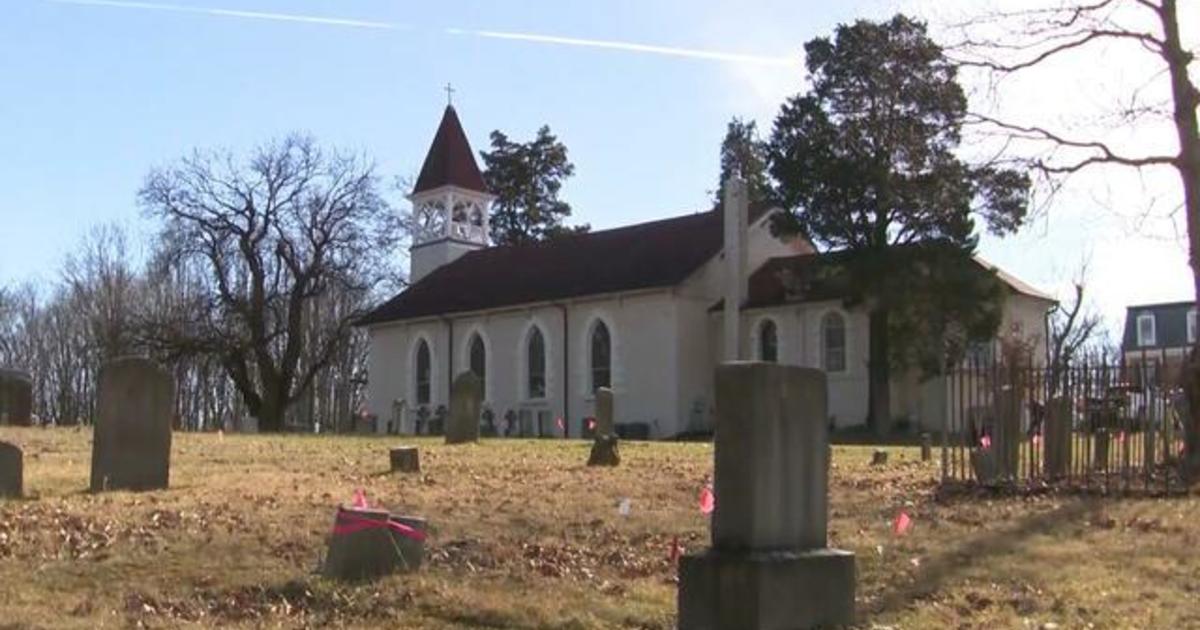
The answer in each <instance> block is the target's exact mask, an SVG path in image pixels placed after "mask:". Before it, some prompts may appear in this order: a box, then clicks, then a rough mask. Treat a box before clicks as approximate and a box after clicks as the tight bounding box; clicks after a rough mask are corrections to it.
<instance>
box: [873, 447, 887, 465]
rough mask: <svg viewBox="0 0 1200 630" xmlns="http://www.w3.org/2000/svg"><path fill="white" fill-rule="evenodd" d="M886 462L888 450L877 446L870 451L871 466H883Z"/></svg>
mask: <svg viewBox="0 0 1200 630" xmlns="http://www.w3.org/2000/svg"><path fill="white" fill-rule="evenodd" d="M886 463H888V452H887V451H885V450H883V449H881V448H877V449H875V451H874V452H872V453H871V465H872V466H883V465H884V464H886Z"/></svg>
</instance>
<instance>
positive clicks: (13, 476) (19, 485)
mask: <svg viewBox="0 0 1200 630" xmlns="http://www.w3.org/2000/svg"><path fill="white" fill-rule="evenodd" d="M24 474H25V473H24V464H23V461H22V453H21V449H20V448H17V446H16V445H15V444H9V443H8V442H0V498H4V497H14V498H17V497H20V496H21V494H22V492H23V490H24V483H25V482H24V479H25V478H24Z"/></svg>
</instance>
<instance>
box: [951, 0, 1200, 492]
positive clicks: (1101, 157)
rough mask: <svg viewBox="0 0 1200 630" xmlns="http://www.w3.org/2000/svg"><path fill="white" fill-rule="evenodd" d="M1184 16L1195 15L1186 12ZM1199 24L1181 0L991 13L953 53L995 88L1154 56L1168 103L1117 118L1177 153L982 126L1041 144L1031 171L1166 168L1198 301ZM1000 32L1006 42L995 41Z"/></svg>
mask: <svg viewBox="0 0 1200 630" xmlns="http://www.w3.org/2000/svg"><path fill="white" fill-rule="evenodd" d="M1183 5H1184V6H1183V8H1184V10H1191V9H1194V6H1189V5H1188V4H1187V3H1186V2H1185V3H1183ZM1198 24H1200V20H1196V19H1194V18H1193V19H1191V20H1190V21H1189V20H1185V19H1181V17H1180V6H1179V2H1178V1H1177V0H1063V1H1062V2H1060V3H1059V4H1057V5H1056V6H1054V7H1052V8H1044V9H1032V10H1024V11H1013V12H1004V13H993V14H990V15H986V16H982V17H979V18H976V19H973V20H971V21H969V22H967V23H964V24H961V25H959V27H960V28H961V30H962V32H963V34H964V41H963V42H962V44H961V45H959V46H956V47H955V48H956V49H957V50H958V51H959V53H960V54H961V55H962V63H963V64H964V65H967V66H974V67H978V68H983V69H984V70H986V71H988V72H989V73H991V74H992V76H993V78H1003V77H1005V76H1009V75H1013V74H1015V73H1021V72H1025V71H1028V70H1030V69H1033V68H1037V67H1043V66H1047V65H1049V64H1050V63H1052V62H1056V61H1059V60H1063V59H1068V58H1071V59H1074V60H1076V61H1078V62H1080V63H1093V62H1094V58H1092V57H1088V55H1089V54H1094V53H1096V52H1098V50H1099V48H1098V47H1101V46H1106V45H1124V46H1127V47H1129V48H1130V49H1131V50H1135V51H1140V52H1142V53H1143V54H1145V55H1148V56H1149V57H1148V59H1151V60H1153V61H1154V62H1155V63H1156V64H1157V65H1158V66H1159V68H1160V70H1159V72H1158V73H1156V74H1155V75H1154V77H1162V78H1163V80H1164V81H1165V82H1166V83H1167V84H1169V95H1170V96H1169V98H1168V99H1167V100H1166V102H1165V103H1163V104H1162V105H1161V106H1160V105H1159V104H1158V103H1153V102H1145V101H1144V100H1143V98H1142V92H1143V90H1142V89H1135V90H1131V93H1129V94H1126V95H1123V97H1122V98H1121V99H1120V101H1121V102H1122V105H1121V107H1120V108H1119V110H1120V111H1119V112H1118V113H1119V114H1120V115H1121V116H1122V118H1123V119H1124V120H1126V121H1128V122H1131V123H1136V122H1138V121H1144V120H1147V119H1150V118H1152V117H1154V116H1155V115H1157V114H1159V113H1164V114H1167V115H1168V116H1169V117H1170V120H1171V122H1172V126H1173V129H1174V132H1175V134H1174V135H1175V137H1176V139H1177V147H1176V149H1177V150H1175V151H1173V152H1172V151H1167V152H1146V153H1136V152H1133V151H1131V150H1129V149H1127V148H1125V147H1121V146H1117V145H1115V144H1114V143H1111V142H1109V141H1107V140H1106V139H1105V138H1103V137H1073V136H1072V135H1070V134H1069V133H1067V132H1064V131H1061V130H1057V129H1053V128H1051V127H1049V126H1042V125H1037V124H1025V123H1017V122H1013V121H1006V120H999V119H997V118H994V117H990V116H986V115H980V114H977V115H976V119H977V120H978V121H979V122H981V123H983V124H985V125H989V126H992V127H994V128H996V129H999V130H1001V131H1003V132H1005V133H1007V134H1008V135H1009V137H1010V138H1011V139H1016V140H1018V141H1025V142H1033V143H1035V144H1042V145H1044V146H1046V147H1048V148H1049V151H1047V152H1044V153H1042V154H1041V155H1039V156H1037V157H1034V158H1031V159H1030V160H1029V161H1030V162H1031V164H1032V166H1033V167H1035V168H1036V169H1038V170H1040V171H1041V172H1043V173H1045V174H1047V175H1050V176H1059V175H1069V174H1072V173H1077V172H1080V171H1082V170H1084V169H1088V168H1091V167H1094V166H1098V165H1114V166H1120V167H1127V168H1133V169H1146V168H1169V169H1173V170H1174V171H1175V173H1176V174H1177V175H1178V177H1179V182H1180V186H1181V188H1182V191H1183V205H1182V208H1183V211H1184V212H1185V217H1186V224H1187V234H1188V246H1189V262H1190V265H1191V268H1192V274H1193V291H1194V293H1195V297H1196V299H1198V300H1200V124H1198V122H1197V108H1200V87H1197V82H1196V80H1195V78H1194V77H1193V76H1192V75H1191V74H1190V71H1191V70H1192V69H1193V64H1194V63H1195V62H1196V51H1195V50H1192V49H1189V48H1188V43H1187V42H1189V41H1190V42H1195V39H1190V40H1189V39H1185V35H1184V33H1182V31H1181V28H1182V27H1184V26H1188V27H1190V28H1197V26H1198ZM997 31H999V32H1000V33H1001V34H999V35H997V34H996V33H997ZM1189 363H1190V367H1189V374H1190V376H1189V378H1188V379H1187V382H1188V387H1187V390H1188V398H1189V399H1190V402H1191V405H1190V407H1191V409H1192V410H1193V411H1192V413H1191V418H1190V422H1189V425H1190V426H1189V429H1188V431H1186V434H1187V436H1188V440H1187V457H1185V458H1184V459H1185V461H1186V462H1187V463H1188V465H1187V466H1186V468H1187V469H1189V470H1188V472H1189V473H1191V474H1192V475H1193V476H1195V474H1196V473H1200V349H1197V348H1193V350H1192V353H1191V361H1190V362H1189Z"/></svg>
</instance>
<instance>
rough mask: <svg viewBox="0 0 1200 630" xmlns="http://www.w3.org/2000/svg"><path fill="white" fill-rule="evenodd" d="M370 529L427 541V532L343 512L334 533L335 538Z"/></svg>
mask: <svg viewBox="0 0 1200 630" xmlns="http://www.w3.org/2000/svg"><path fill="white" fill-rule="evenodd" d="M368 529H390V530H392V531H394V532H396V533H397V534H400V535H401V536H404V537H405V538H411V539H413V540H417V541H423V540H425V532H423V531H421V530H419V529H415V528H413V527H409V526H408V525H405V524H404V523H398V522H396V521H393V520H390V519H389V520H387V521H376V520H372V519H369V518H361V517H358V516H353V515H350V514H348V513H346V512H342V513H340V514H339V515H338V518H337V522H336V523H334V524H333V533H334V535H335V536H343V535H346V534H354V533H357V532H361V531H364V530H368Z"/></svg>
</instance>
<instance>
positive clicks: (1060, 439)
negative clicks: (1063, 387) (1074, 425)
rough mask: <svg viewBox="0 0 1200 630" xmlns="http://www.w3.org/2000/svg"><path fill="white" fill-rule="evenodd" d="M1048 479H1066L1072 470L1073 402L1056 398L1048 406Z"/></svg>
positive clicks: (1045, 457)
mask: <svg viewBox="0 0 1200 630" xmlns="http://www.w3.org/2000/svg"><path fill="white" fill-rule="evenodd" d="M1043 432H1044V433H1045V436H1044V437H1045V440H1044V441H1045V448H1046V453H1045V456H1044V459H1043V461H1044V462H1045V473H1046V477H1048V478H1050V479H1057V478H1059V477H1065V476H1067V475H1068V474H1069V473H1070V470H1071V401H1070V399H1067V398H1055V399H1053V400H1051V401H1050V402H1049V403H1047V404H1046V428H1045V430H1044V431H1043Z"/></svg>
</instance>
